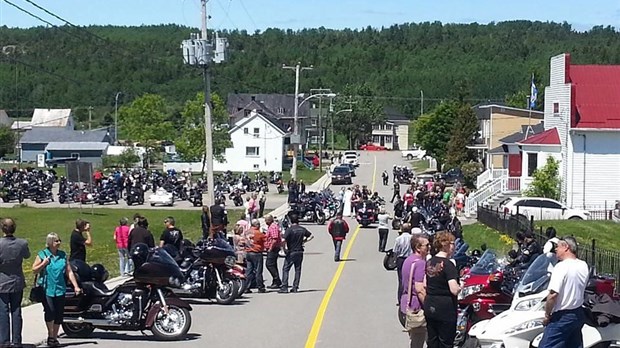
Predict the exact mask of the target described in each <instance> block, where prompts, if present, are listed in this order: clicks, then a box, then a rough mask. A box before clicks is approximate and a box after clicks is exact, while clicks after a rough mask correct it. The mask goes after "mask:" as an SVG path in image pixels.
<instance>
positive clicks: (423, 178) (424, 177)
mask: <svg viewBox="0 0 620 348" xmlns="http://www.w3.org/2000/svg"><path fill="white" fill-rule="evenodd" d="M429 180H430V181H434V177H433V174H420V175H416V177H415V182H417V183H418V185H426V183H427V182H428V181H429Z"/></svg>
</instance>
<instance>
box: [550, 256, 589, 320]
mask: <svg viewBox="0 0 620 348" xmlns="http://www.w3.org/2000/svg"><path fill="white" fill-rule="evenodd" d="M589 273H590V272H589V270H588V264H587V263H585V261H582V260H579V259H566V260H564V261H561V262H558V264H557V265H556V266H555V268H554V269H553V273H552V274H551V280H550V281H549V290H553V291H554V292H557V293H558V298H557V301H556V302H555V307H553V312H557V311H563V310H569V309H575V308H579V307H581V305H583V296H584V292H585V290H586V284H587V283H588V276H589Z"/></svg>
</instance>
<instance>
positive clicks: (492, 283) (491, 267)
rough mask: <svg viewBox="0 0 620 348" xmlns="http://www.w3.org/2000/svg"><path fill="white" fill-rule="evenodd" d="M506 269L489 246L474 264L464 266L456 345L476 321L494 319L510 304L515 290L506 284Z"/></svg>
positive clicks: (459, 297)
mask: <svg viewBox="0 0 620 348" xmlns="http://www.w3.org/2000/svg"><path fill="white" fill-rule="evenodd" d="M503 269H504V265H502V264H500V263H499V262H498V259H497V254H496V253H495V252H494V251H492V250H486V251H485V252H484V253H483V254H482V256H481V257H480V259H479V261H478V262H477V263H476V264H475V265H473V267H471V268H469V269H464V270H463V271H464V272H463V273H464V274H463V276H462V277H461V285H462V290H461V292H460V293H459V295H458V302H459V310H458V316H457V326H456V338H455V340H454V345H455V346H461V345H462V344H463V343H465V335H466V333H467V331H468V330H469V328H471V326H472V325H474V324H475V323H477V322H479V321H480V320H485V319H491V318H492V317H494V316H496V315H497V314H499V313H501V312H503V311H505V310H507V309H508V308H509V307H510V303H511V301H512V292H507V291H504V289H503V288H502V283H503V280H504V273H503Z"/></svg>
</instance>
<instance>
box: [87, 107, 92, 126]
mask: <svg viewBox="0 0 620 348" xmlns="http://www.w3.org/2000/svg"><path fill="white" fill-rule="evenodd" d="M92 122H93V107H92V106H89V107H88V130H91V123H92Z"/></svg>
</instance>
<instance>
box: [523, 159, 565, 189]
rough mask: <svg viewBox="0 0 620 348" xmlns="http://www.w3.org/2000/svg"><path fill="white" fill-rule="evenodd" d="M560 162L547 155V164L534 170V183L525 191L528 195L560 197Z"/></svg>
mask: <svg viewBox="0 0 620 348" xmlns="http://www.w3.org/2000/svg"><path fill="white" fill-rule="evenodd" d="M559 173H560V163H559V162H558V161H557V160H555V158H553V157H551V156H549V157H547V162H546V163H545V166H544V167H542V168H541V169H537V170H535V171H534V174H533V177H534V179H533V180H532V183H531V184H530V187H529V188H528V189H527V191H526V192H525V195H526V196H528V197H544V198H551V199H555V200H559V199H560V183H561V181H560V174H559Z"/></svg>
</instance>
